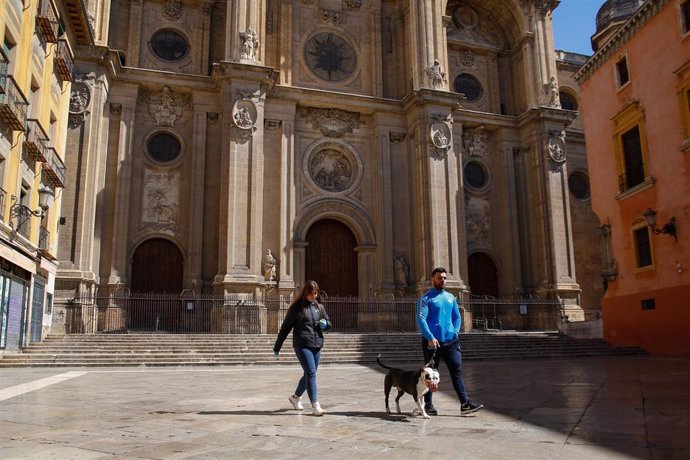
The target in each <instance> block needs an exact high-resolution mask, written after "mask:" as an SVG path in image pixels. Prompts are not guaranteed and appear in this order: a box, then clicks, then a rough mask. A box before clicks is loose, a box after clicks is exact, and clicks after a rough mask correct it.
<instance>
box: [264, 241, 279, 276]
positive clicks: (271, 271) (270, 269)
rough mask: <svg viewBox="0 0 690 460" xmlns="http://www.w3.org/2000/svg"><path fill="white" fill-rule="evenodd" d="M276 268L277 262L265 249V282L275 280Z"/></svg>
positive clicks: (269, 251) (268, 250)
mask: <svg viewBox="0 0 690 460" xmlns="http://www.w3.org/2000/svg"><path fill="white" fill-rule="evenodd" d="M277 266H278V261H277V260H276V258H275V257H273V254H271V250H270V249H266V255H265V256H264V279H265V280H266V281H274V280H275V279H276V267H277Z"/></svg>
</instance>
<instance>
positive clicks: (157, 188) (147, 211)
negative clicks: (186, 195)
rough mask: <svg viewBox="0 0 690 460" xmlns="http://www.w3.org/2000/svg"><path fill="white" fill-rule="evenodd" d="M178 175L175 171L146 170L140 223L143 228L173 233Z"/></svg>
mask: <svg viewBox="0 0 690 460" xmlns="http://www.w3.org/2000/svg"><path fill="white" fill-rule="evenodd" d="M179 196H180V176H179V173H177V172H155V171H150V170H147V171H146V173H145V178H144V194H143V199H144V202H143V206H142V216H141V224H142V227H143V228H146V229H149V230H154V231H160V232H169V233H175V231H176V230H177V222H178V203H179Z"/></svg>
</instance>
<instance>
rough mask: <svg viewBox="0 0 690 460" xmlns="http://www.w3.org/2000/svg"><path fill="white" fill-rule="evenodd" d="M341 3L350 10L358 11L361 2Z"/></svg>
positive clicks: (345, 0)
mask: <svg viewBox="0 0 690 460" xmlns="http://www.w3.org/2000/svg"><path fill="white" fill-rule="evenodd" d="M343 3H345V5H347V6H348V8H350V9H352V10H358V9H359V8H360V7H361V6H362V0H343Z"/></svg>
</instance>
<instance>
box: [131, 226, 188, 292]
mask: <svg viewBox="0 0 690 460" xmlns="http://www.w3.org/2000/svg"><path fill="white" fill-rule="evenodd" d="M183 264H184V262H183V260H182V252H180V249H179V248H178V247H177V246H176V245H175V244H174V243H172V242H171V241H168V240H166V239H163V238H153V239H150V240H146V241H144V242H143V243H141V244H140V245H139V247H137V249H136V250H135V251H134V257H133V258H132V278H131V279H132V285H131V286H132V292H153V293H172V294H179V293H180V292H181V291H182V276H183V268H184V267H183Z"/></svg>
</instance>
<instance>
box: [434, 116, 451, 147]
mask: <svg viewBox="0 0 690 460" xmlns="http://www.w3.org/2000/svg"><path fill="white" fill-rule="evenodd" d="M452 139H453V135H452V133H451V131H450V126H448V124H447V123H445V122H443V121H437V122H435V123H434V124H432V125H431V143H432V144H433V145H434V147H436V148H437V149H447V148H448V147H450V143H451V141H452Z"/></svg>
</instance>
